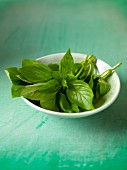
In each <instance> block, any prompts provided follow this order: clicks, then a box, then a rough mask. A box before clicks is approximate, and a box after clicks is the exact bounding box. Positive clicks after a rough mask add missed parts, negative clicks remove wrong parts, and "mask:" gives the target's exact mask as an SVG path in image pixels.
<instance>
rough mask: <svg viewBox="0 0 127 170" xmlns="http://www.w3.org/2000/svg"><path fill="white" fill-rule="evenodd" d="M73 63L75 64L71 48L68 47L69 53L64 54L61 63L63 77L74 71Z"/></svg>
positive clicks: (60, 68)
mask: <svg viewBox="0 0 127 170" xmlns="http://www.w3.org/2000/svg"><path fill="white" fill-rule="evenodd" d="M73 65H74V60H73V57H72V55H71V51H70V49H68V51H67V53H66V54H65V55H64V56H63V58H62V60H61V61H60V64H59V72H60V76H61V78H66V77H67V75H68V74H70V73H71V72H72V68H73Z"/></svg>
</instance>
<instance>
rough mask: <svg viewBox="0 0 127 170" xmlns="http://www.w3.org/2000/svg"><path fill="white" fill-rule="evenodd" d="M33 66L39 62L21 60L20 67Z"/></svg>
mask: <svg viewBox="0 0 127 170" xmlns="http://www.w3.org/2000/svg"><path fill="white" fill-rule="evenodd" d="M33 64H40V62H39V61H37V60H31V59H23V60H22V67H24V66H28V65H33Z"/></svg>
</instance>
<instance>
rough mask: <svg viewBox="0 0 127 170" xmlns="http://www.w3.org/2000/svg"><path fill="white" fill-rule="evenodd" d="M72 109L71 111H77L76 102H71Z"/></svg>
mask: <svg viewBox="0 0 127 170" xmlns="http://www.w3.org/2000/svg"><path fill="white" fill-rule="evenodd" d="M72 110H73V112H75V113H78V112H79V108H78V106H77V105H76V104H74V103H72Z"/></svg>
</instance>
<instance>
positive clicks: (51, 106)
mask: <svg viewBox="0 0 127 170" xmlns="http://www.w3.org/2000/svg"><path fill="white" fill-rule="evenodd" d="M40 105H41V107H42V108H44V109H48V110H52V111H59V107H58V105H57V103H56V93H55V92H54V93H43V94H42V96H41V100H40Z"/></svg>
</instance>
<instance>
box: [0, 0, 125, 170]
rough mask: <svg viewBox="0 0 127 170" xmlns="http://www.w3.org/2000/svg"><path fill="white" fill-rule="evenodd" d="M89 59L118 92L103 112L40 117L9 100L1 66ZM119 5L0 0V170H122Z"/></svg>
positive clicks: (113, 1)
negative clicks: (51, 58) (76, 56)
mask: <svg viewBox="0 0 127 170" xmlns="http://www.w3.org/2000/svg"><path fill="white" fill-rule="evenodd" d="M69 47H70V48H71V50H72V52H79V53H88V54H94V55H96V56H97V57H98V58H100V59H102V60H104V61H106V62H107V63H109V64H110V65H112V66H113V65H115V64H116V63H117V62H119V61H122V62H123V65H122V66H121V68H118V70H117V73H118V75H119V76H120V80H121V91H120V95H119V97H118V99H117V100H116V102H115V103H114V104H113V105H112V106H110V107H109V108H108V109H106V110H105V111H103V112H101V113H99V114H96V115H93V116H90V117H86V118H81V119H63V118H58V117H53V116H48V115H45V114H43V113H41V112H39V111H36V110H34V109H33V108H31V107H29V106H28V105H26V104H25V103H24V102H23V101H22V99H20V98H16V99H12V98H11V93H10V87H11V84H10V82H9V80H8V78H7V77H6V75H5V73H4V71H3V70H4V68H6V67H12V66H17V67H18V66H20V64H21V61H22V59H23V58H30V59H36V58H38V57H41V56H43V55H47V54H51V53H57V52H65V51H67V49H68V48H69ZM126 70H127V1H126V0H106V1H105V0H103V1H102V0H79V1H76V0H61V1H59V0H54V1H53V0H52V1H51V0H47V1H46V0H45V1H44V0H42V1H39V0H35V1H32V0H31V1H20V0H17V1H12V0H8V1H7V0H5V1H4V0H1V1H0V80H1V81H0V170H58V169H60V170H64V169H66V170H77V169H81V170H127V73H126Z"/></svg>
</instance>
